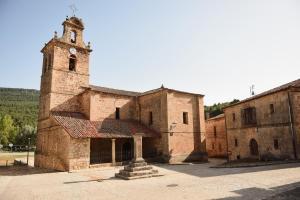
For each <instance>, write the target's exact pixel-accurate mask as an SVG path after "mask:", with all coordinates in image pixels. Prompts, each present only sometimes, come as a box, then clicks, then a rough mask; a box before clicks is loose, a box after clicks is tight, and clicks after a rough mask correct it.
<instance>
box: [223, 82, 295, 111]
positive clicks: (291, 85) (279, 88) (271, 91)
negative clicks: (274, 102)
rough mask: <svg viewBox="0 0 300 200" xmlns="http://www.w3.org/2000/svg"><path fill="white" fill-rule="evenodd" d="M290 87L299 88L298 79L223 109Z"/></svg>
mask: <svg viewBox="0 0 300 200" xmlns="http://www.w3.org/2000/svg"><path fill="white" fill-rule="evenodd" d="M290 87H300V79H297V80H294V81H291V82H288V83H285V84H283V85H280V86H278V87H275V88H273V89H270V90H267V91H265V92H262V93H259V94H257V95H254V96H252V97H249V98H246V99H244V100H242V101H239V102H237V103H235V104H231V105H228V106H225V107H224V108H223V109H226V108H229V107H232V106H235V105H238V104H241V103H244V102H247V101H251V100H254V99H258V98H261V97H264V96H266V95H269V94H273V93H276V92H280V91H283V90H287V89H289V88H290Z"/></svg>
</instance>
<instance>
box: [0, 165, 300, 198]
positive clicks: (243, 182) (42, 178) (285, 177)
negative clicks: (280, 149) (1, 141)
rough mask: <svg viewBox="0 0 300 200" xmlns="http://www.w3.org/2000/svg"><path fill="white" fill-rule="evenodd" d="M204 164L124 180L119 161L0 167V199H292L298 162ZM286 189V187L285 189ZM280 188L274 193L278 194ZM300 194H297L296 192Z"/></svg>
mask: <svg viewBox="0 0 300 200" xmlns="http://www.w3.org/2000/svg"><path fill="white" fill-rule="evenodd" d="M217 162H220V161H219V160H211V162H210V163H207V164H191V165H162V164H159V165H155V168H156V169H158V170H159V171H160V172H161V173H162V174H163V175H164V176H161V177H155V178H149V179H138V180H131V181H125V180H120V179H116V178H114V173H116V172H117V171H118V170H119V169H120V167H116V168H114V167H110V168H101V169H89V170H81V171H77V172H73V173H67V172H49V171H47V170H40V169H34V168H30V169H27V168H24V167H14V168H4V167H2V168H0V199H8V200H10V199H13V200H18V199H22V200H24V199H51V200H53V199H80V200H83V199H105V200H114V199H118V200H120V199H122V200H123V199H130V200H135V199H137V200H141V199H142V200H148V199H155V200H158V199H163V200H167V199H171V200H176V199H198V200H199V199H238V200H239V199H240V200H242V199H243V200H245V199H274V198H276V199H286V198H287V197H288V198H289V199H296V198H295V196H297V195H299V188H298V187H300V163H290V164H281V165H272V166H261V167H251V168H235V169H233V168H222V169H214V168H209V166H212V165H215V164H216V163H217ZM286 191H291V193H289V192H286ZM279 194H280V195H279ZM298 198H300V197H298Z"/></svg>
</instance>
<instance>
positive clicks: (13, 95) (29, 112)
mask: <svg viewBox="0 0 300 200" xmlns="http://www.w3.org/2000/svg"><path fill="white" fill-rule="evenodd" d="M38 102H39V91H38V90H32V89H15V88H0V144H2V145H7V144H8V143H12V144H17V145H24V144H27V142H28V138H29V137H30V138H31V141H32V142H33V143H35V138H36V130H37V128H36V127H37V115H38V104H39V103H38Z"/></svg>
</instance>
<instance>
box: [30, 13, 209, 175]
mask: <svg viewBox="0 0 300 200" xmlns="http://www.w3.org/2000/svg"><path fill="white" fill-rule="evenodd" d="M62 25H63V34H62V36H61V37H59V36H58V35H57V33H56V32H55V34H54V37H53V38H52V39H51V40H50V41H49V42H48V43H46V44H45V46H44V47H43V48H42V50H41V52H42V54H43V68H42V75H41V86H40V100H39V101H40V104H39V105H40V106H39V116H38V134H37V146H36V152H35V162H34V164H35V166H36V167H42V168H48V169H55V170H59V171H72V170H77V169H86V168H90V167H101V166H115V165H123V164H126V163H128V161H130V160H131V159H132V158H133V150H134V149H133V148H134V144H133V137H134V136H135V135H140V136H141V137H142V144H141V145H140V146H139V148H141V149H140V151H141V152H142V156H143V158H144V159H145V160H146V161H148V162H151V161H153V162H154V161H155V162H165V163H177V162H185V161H206V160H207V154H206V147H205V119H204V105H203V97H204V96H203V95H202V94H194V93H189V92H184V91H178V90H174V89H170V88H166V87H164V86H161V87H159V88H157V89H153V90H150V91H146V92H133V91H125V90H119V89H113V88H106V87H100V86H94V85H90V83H89V56H90V54H91V52H92V49H91V47H90V43H88V44H86V43H85V42H84V40H83V30H84V24H83V22H82V20H81V19H79V18H77V17H75V16H73V17H70V18H68V17H67V18H66V20H65V21H64V22H63V24H62ZM103 68H104V66H103Z"/></svg>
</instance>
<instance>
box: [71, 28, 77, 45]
mask: <svg viewBox="0 0 300 200" xmlns="http://www.w3.org/2000/svg"><path fill="white" fill-rule="evenodd" d="M76 36H77V35H76V32H75V31H71V42H72V43H76Z"/></svg>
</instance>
